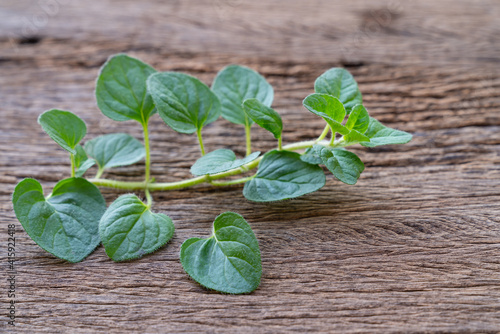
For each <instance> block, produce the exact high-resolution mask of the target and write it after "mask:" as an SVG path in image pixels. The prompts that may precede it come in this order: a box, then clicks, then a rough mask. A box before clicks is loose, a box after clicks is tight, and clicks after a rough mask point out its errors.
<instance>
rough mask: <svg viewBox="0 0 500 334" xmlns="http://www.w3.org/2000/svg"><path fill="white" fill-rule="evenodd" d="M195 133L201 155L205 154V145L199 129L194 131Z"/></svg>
mask: <svg viewBox="0 0 500 334" xmlns="http://www.w3.org/2000/svg"><path fill="white" fill-rule="evenodd" d="M196 135H197V136H198V142H199V143H200V150H201V155H202V156H203V155H205V146H203V138H202V137H201V129H198V130H197V131H196Z"/></svg>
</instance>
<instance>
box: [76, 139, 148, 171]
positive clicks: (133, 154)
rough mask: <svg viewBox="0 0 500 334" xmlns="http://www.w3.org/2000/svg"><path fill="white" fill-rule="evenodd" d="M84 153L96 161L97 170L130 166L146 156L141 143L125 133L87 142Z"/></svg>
mask: <svg viewBox="0 0 500 334" xmlns="http://www.w3.org/2000/svg"><path fill="white" fill-rule="evenodd" d="M85 151H86V152H87V153H88V155H90V156H91V157H92V158H94V159H95V160H96V162H97V164H98V165H99V169H106V168H111V167H118V166H127V165H131V164H134V163H136V162H138V161H140V160H142V159H143V158H144V156H145V155H146V150H145V149H144V146H143V145H142V143H141V142H140V141H138V140H137V139H135V138H134V137H132V136H131V135H128V134H126V133H112V134H108V135H103V136H99V137H96V138H94V139H92V140H89V141H88V142H87V143H86V144H85Z"/></svg>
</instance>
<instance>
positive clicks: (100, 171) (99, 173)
mask: <svg viewBox="0 0 500 334" xmlns="http://www.w3.org/2000/svg"><path fill="white" fill-rule="evenodd" d="M103 172H104V169H103V168H101V167H99V169H98V170H97V173H96V174H95V179H100V178H101V176H102V173H103Z"/></svg>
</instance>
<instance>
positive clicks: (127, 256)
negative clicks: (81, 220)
mask: <svg viewBox="0 0 500 334" xmlns="http://www.w3.org/2000/svg"><path fill="white" fill-rule="evenodd" d="M174 229H175V227H174V224H173V223H172V220H171V219H170V218H169V217H168V216H166V215H164V214H162V213H152V212H151V210H149V208H148V207H147V206H146V205H145V204H144V203H143V202H142V201H141V200H140V199H139V198H137V196H135V195H131V194H128V195H122V196H120V197H118V198H117V199H116V200H115V201H114V202H113V203H112V204H111V205H110V206H109V208H108V210H106V212H105V213H104V215H103V216H102V218H101V222H100V224H99V234H100V236H101V240H102V244H103V245H104V248H105V250H106V254H108V256H109V257H110V258H111V259H113V260H114V261H124V260H131V259H135V258H139V257H141V256H143V255H145V254H149V253H152V252H154V251H155V250H157V249H158V248H160V247H161V246H163V245H165V244H166V243H167V242H168V241H169V240H170V239H171V238H172V236H173V234H174Z"/></svg>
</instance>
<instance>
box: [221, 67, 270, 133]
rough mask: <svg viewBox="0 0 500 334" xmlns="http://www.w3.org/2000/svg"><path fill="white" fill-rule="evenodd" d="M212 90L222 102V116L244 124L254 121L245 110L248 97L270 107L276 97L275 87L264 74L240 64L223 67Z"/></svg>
mask: <svg viewBox="0 0 500 334" xmlns="http://www.w3.org/2000/svg"><path fill="white" fill-rule="evenodd" d="M212 90H213V91H214V92H215V94H217V96H218V97H219V99H220V101H221V103H222V117H224V118H225V119H227V120H228V121H230V122H232V123H236V124H242V125H247V124H248V125H250V124H252V123H253V121H252V119H249V118H248V117H246V115H245V112H244V110H243V106H242V104H243V102H244V101H245V100H246V99H251V98H255V99H257V100H258V101H260V102H261V103H262V104H263V105H264V106H267V107H270V106H271V104H272V102H273V98H274V91H273V87H272V86H271V85H270V84H269V83H268V82H267V81H266V79H264V77H263V76H261V75H260V74H259V73H257V72H255V71H254V70H252V69H250V68H248V67H245V66H239V65H230V66H227V67H225V68H223V69H222V70H221V71H220V72H219V73H218V74H217V76H216V77H215V79H214V83H213V84H212Z"/></svg>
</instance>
